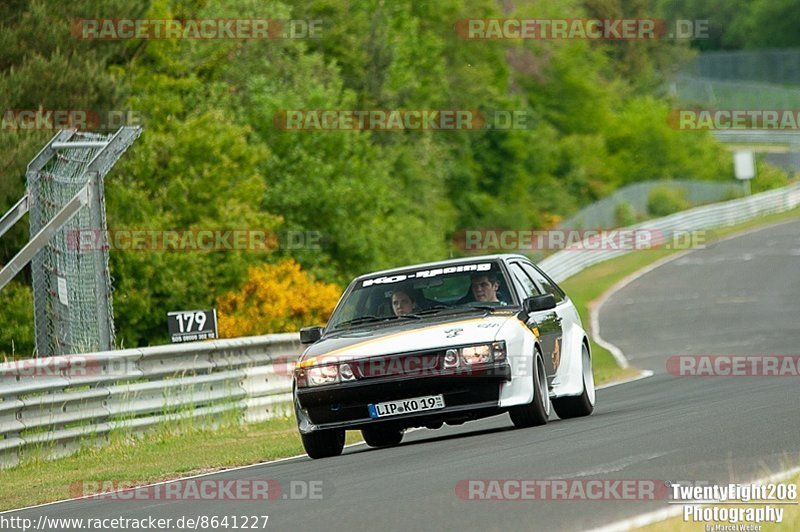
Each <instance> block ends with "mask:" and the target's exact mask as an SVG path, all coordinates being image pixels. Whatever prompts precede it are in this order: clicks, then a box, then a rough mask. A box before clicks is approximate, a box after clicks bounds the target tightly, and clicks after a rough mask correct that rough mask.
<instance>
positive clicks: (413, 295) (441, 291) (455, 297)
mask: <svg viewBox="0 0 800 532" xmlns="http://www.w3.org/2000/svg"><path fill="white" fill-rule="evenodd" d="M513 304H515V300H514V297H513V295H512V292H511V290H510V289H509V283H508V279H507V278H506V276H505V273H504V272H503V270H502V269H501V268H500V264H499V262H496V261H484V262H474V263H465V264H457V265H453V266H442V267H432V268H430V267H429V268H416V269H408V270H404V271H401V272H398V273H394V274H392V275H383V276H380V275H379V276H375V277H368V278H366V279H360V280H358V281H356V283H355V285H354V286H353V287H352V289H351V290H350V291H349V292H348V294H347V296H346V297H345V298H344V299H343V300H342V302H341V303H340V304H339V305H338V306H337V307H336V310H335V311H334V313H333V315H332V316H331V319H330V321H329V322H328V330H329V331H330V330H340V329H346V328H350V327H354V326H356V325H365V324H371V323H379V322H387V321H394V320H404V319H421V318H424V317H427V316H433V315H437V314H443V313H449V312H469V311H471V310H475V309H488V310H492V309H494V308H498V307H504V306H507V305H513Z"/></svg>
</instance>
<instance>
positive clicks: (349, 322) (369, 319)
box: [334, 316, 384, 329]
mask: <svg viewBox="0 0 800 532" xmlns="http://www.w3.org/2000/svg"><path fill="white" fill-rule="evenodd" d="M383 319H384V318H381V317H378V316H359V317H358V318H353V319H352V320H347V321H343V322H341V323H337V324H336V327H334V328H335V329H338V328H339V327H344V326H346V325H358V324H359V323H372V322H376V321H381V320H383Z"/></svg>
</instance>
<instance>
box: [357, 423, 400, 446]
mask: <svg viewBox="0 0 800 532" xmlns="http://www.w3.org/2000/svg"><path fill="white" fill-rule="evenodd" d="M361 434H362V435H363V436H364V441H365V442H367V445H369V446H370V447H391V446H392V445H398V444H399V443H400V442H401V441H402V440H403V431H402V430H401V429H387V428H380V427H366V428H363V429H361Z"/></svg>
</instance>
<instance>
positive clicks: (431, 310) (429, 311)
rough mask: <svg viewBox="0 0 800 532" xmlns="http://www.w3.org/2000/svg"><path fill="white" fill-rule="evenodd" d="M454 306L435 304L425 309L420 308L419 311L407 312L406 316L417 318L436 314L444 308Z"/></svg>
mask: <svg viewBox="0 0 800 532" xmlns="http://www.w3.org/2000/svg"><path fill="white" fill-rule="evenodd" d="M449 308H453V307H451V306H449V305H434V306H432V307H429V308H426V309H425V310H420V311H419V312H415V313H413V314H406V316H414V317H415V318H421V317H422V316H427V315H429V314H436V313H438V312H441V311H443V310H446V309H449Z"/></svg>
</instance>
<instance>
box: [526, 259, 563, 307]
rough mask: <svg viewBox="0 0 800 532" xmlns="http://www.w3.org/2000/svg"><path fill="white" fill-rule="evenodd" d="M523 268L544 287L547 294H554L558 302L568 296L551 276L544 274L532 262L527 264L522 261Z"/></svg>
mask: <svg viewBox="0 0 800 532" xmlns="http://www.w3.org/2000/svg"><path fill="white" fill-rule="evenodd" d="M521 266H522V269H523V270H524V271H525V273H527V274H528V275H529V276H530V277H531V278H532V279H535V280H536V282H537V283H538V284H539V285H540V286H541V287H542V289H543V290H544V291H545V293H546V294H553V297H554V298H555V299H556V303H561V302H562V301H564V298H565V297H566V296H565V295H564V292H563V291H562V290H561V288H559V287H558V285H557V284H556V283H554V282H553V281H551V280H550V278H549V277H547V276H546V275H544V274H543V273H542V272H540V271H539V270H538V269H537V268H535V267H534V266H532V265H530V264H525V263H524V262H523V263H521Z"/></svg>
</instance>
